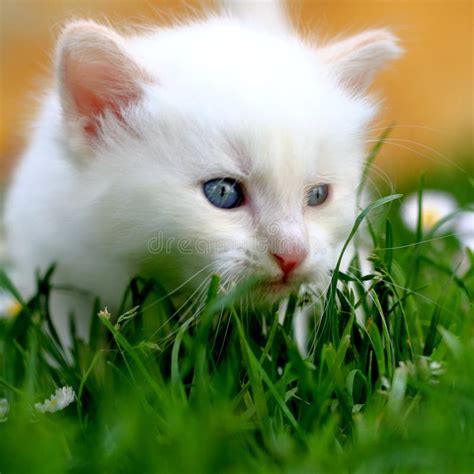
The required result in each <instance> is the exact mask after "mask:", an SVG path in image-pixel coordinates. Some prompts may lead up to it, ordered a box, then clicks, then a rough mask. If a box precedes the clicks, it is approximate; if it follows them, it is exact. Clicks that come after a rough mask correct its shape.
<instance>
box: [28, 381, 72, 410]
mask: <svg viewBox="0 0 474 474" xmlns="http://www.w3.org/2000/svg"><path fill="white" fill-rule="evenodd" d="M75 398H76V394H75V393H74V389H73V388H72V387H62V388H58V389H56V392H55V393H54V395H51V398H49V399H47V400H45V401H44V402H43V403H35V408H36V410H38V411H39V412H41V413H46V412H49V413H54V412H56V411H60V410H64V408H66V407H67V406H68V405H70V404H71V403H72V402H73V401H74V399H75Z"/></svg>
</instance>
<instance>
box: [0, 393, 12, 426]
mask: <svg viewBox="0 0 474 474" xmlns="http://www.w3.org/2000/svg"><path fill="white" fill-rule="evenodd" d="M9 411H10V404H9V403H8V400H7V399H6V398H0V423H5V421H7V420H8V416H7V415H8V412H9Z"/></svg>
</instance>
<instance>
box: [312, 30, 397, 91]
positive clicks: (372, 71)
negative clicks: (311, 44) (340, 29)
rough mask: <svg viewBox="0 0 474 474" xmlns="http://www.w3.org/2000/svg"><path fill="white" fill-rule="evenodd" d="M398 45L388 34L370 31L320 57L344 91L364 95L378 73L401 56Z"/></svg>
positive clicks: (331, 46) (324, 50) (330, 47)
mask: <svg viewBox="0 0 474 474" xmlns="http://www.w3.org/2000/svg"><path fill="white" fill-rule="evenodd" d="M398 43H399V41H398V38H397V37H396V36H395V35H393V34H392V33H391V32H390V31H388V30H383V29H381V30H370V31H365V32H364V33H360V34H358V35H355V36H352V37H350V38H347V39H345V40H342V41H338V42H336V43H333V44H329V45H328V46H325V47H323V48H321V49H319V56H320V57H321V59H322V60H323V61H324V62H325V63H327V64H328V65H329V66H330V67H331V68H332V70H333V71H334V73H335V74H336V76H337V78H338V79H339V81H340V83H341V84H342V85H343V86H344V87H347V88H349V89H351V90H353V91H355V92H364V91H365V90H366V89H367V87H368V86H369V85H370V83H371V82H372V80H373V78H374V76H375V75H376V73H377V72H379V71H380V70H381V69H383V67H384V66H385V65H386V64H387V62H389V61H391V60H394V59H396V58H398V57H399V56H400V55H401V54H402V52H403V50H402V48H400V46H399V45H398Z"/></svg>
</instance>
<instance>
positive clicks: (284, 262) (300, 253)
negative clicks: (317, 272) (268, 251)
mask: <svg viewBox="0 0 474 474" xmlns="http://www.w3.org/2000/svg"><path fill="white" fill-rule="evenodd" d="M272 255H273V257H274V258H275V260H276V261H277V263H278V265H279V267H280V268H281V269H282V271H283V273H284V274H285V277H286V276H288V275H289V274H290V273H291V272H292V271H293V270H294V269H295V268H297V267H298V266H299V265H300V264H301V263H302V262H303V260H304V259H305V258H306V256H307V255H308V250H307V249H305V248H301V249H298V250H296V251H294V252H291V253H272Z"/></svg>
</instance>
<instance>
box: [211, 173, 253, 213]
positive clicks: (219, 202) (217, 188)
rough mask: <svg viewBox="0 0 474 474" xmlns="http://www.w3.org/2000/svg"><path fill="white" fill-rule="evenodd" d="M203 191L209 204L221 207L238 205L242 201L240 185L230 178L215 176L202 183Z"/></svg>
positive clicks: (227, 207) (242, 194)
mask: <svg viewBox="0 0 474 474" xmlns="http://www.w3.org/2000/svg"><path fill="white" fill-rule="evenodd" d="M203 191H204V194H205V196H206V197H207V199H208V200H209V202H210V203H211V204H214V206H216V207H220V208H222V209H232V208H234V207H239V206H241V205H242V204H243V202H244V193H243V191H242V186H241V185H240V184H239V182H238V181H236V180H235V179H232V178H216V179H211V180H210V181H207V182H205V183H204V186H203Z"/></svg>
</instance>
